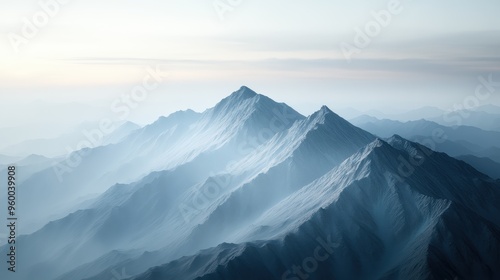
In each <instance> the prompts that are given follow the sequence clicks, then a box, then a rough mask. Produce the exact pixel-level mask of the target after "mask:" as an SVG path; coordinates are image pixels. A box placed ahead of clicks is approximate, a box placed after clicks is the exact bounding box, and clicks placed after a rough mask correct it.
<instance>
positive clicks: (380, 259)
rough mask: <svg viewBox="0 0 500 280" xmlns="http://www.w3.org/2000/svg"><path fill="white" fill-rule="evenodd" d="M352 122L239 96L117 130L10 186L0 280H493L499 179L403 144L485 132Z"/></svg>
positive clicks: (488, 144)
mask: <svg viewBox="0 0 500 280" xmlns="http://www.w3.org/2000/svg"><path fill="white" fill-rule="evenodd" d="M371 121H374V120H371ZM360 123H361V122H360ZM360 123H358V124H360ZM364 123H365V124H367V122H364ZM355 124H357V123H356V122H355V123H354V124H351V123H350V122H348V121H346V120H345V119H343V118H341V117H340V116H339V115H337V114H335V113H334V112H332V111H331V110H330V109H329V108H328V107H326V106H323V107H321V108H320V109H319V110H318V111H316V112H315V113H313V114H311V115H310V116H307V117H306V116H302V115H301V114H299V113H298V112H297V111H295V110H294V109H293V108H291V107H289V106H288V105H286V104H284V103H278V102H275V101H274V100H272V99H270V98H268V97H266V96H264V95H260V94H257V93H255V92H254V91H252V90H251V89H249V88H248V87H241V88H240V89H239V90H238V91H235V92H234V93H232V94H231V95H230V96H228V97H227V98H225V99H223V100H222V101H220V102H219V103H218V104H216V105H215V106H214V107H212V108H210V109H207V110H206V111H204V112H202V113H197V112H194V111H191V110H187V111H179V112H176V113H174V114H171V115H170V116H167V117H161V118H159V119H158V120H157V121H156V122H154V123H152V124H150V125H147V126H144V127H136V126H134V125H131V126H130V127H129V128H127V129H125V130H124V131H123V133H121V134H119V135H118V136H117V137H115V138H113V139H112V141H111V140H110V141H108V142H105V143H103V144H102V145H100V146H97V147H93V148H87V149H84V150H80V151H75V152H73V153H71V154H69V155H68V159H73V161H75V160H74V159H75V158H76V159H78V160H76V161H75V162H76V163H77V164H76V163H75V164H71V168H69V169H64V167H68V166H67V164H68V160H67V159H66V160H65V159H58V160H57V162H56V164H55V165H54V166H50V167H46V168H40V167H39V169H40V170H33V171H32V174H31V175H30V178H27V179H26V180H24V181H23V182H22V183H21V184H20V186H19V191H20V194H19V196H20V197H21V198H22V202H23V204H22V207H21V208H20V211H21V212H20V216H21V217H26V222H23V223H24V226H22V227H21V228H20V230H21V233H22V235H21V236H20V237H19V238H18V243H19V246H18V263H19V269H18V272H16V274H15V275H14V278H13V276H12V274H9V273H8V272H7V270H6V269H4V270H1V271H0V276H1V277H2V279H21V280H24V279H26V280H28V279H41V280H45V279H47V280H48V279H61V280H65V279H95V280H98V279H102V280H109V279H115V280H121V279H137V280H138V279H141V280H156V279H176V280H177V279H186V280H191V279H193V280H194V279H197V280H208V279H211V280H219V279H228V280H235V279H242V280H244V279H261V280H267V279H269V280H271V279H285V280H286V279H289V280H296V279H312V280H314V279H318V280H320V279H322V280H325V279H326V280H331V279H499V278H500V268H498V263H500V255H499V254H498V252H500V215H499V214H500V205H499V204H498V201H500V181H499V180H497V179H496V178H492V177H493V176H491V174H485V173H488V172H484V171H482V172H481V170H480V169H483V170H484V169H485V168H490V169H491V168H492V169H491V170H490V171H489V173H493V172H494V167H492V166H494V165H492V164H487V165H486V166H485V167H483V168H477V166H478V165H479V163H476V164H475V165H474V166H475V167H473V166H471V165H469V164H468V162H472V161H474V160H476V158H470V157H467V158H466V157H462V158H460V157H459V158H454V157H452V156H457V157H458V155H452V156H450V155H448V154H446V153H443V152H440V151H436V150H434V149H436V147H426V146H425V145H424V144H425V141H420V142H421V143H422V144H419V143H417V142H412V141H410V140H407V139H406V138H414V137H415V136H425V135H427V134H428V133H429V131H431V132H432V131H435V129H436V128H437V129H443V130H444V133H445V134H446V135H448V136H449V138H448V139H446V140H447V141H453V142H456V143H461V146H465V144H463V143H471V145H469V146H470V147H473V146H477V147H478V148H477V150H480V149H481V148H484V149H485V150H486V149H496V148H498V144H497V143H498V142H495V140H498V139H500V138H498V135H497V134H496V132H491V131H485V130H481V129H478V128H472V127H460V128H449V127H445V126H439V125H438V124H435V123H430V122H429V123H428V122H416V123H414V124H413V123H412V124H411V125H412V127H411V129H410V128H409V129H407V130H406V128H405V126H404V125H402V124H401V123H390V124H391V125H392V126H391V125H386V126H383V127H382V126H381V125H380V126H379V124H378V123H377V122H375V123H374V122H370V123H368V124H367V125H361V127H359V125H358V126H355ZM361 124H362V123H361ZM396 126H397V129H394V130H397V133H392V132H393V131H392V130H391V129H393V127H396ZM132 128H133V129H132ZM418 129H420V130H418ZM417 130H418V131H422V132H421V133H420V132H419V133H417V134H414V133H413V134H411V135H410V133H409V132H408V133H407V131H412V132H415V131H417ZM424 132H425V133H424ZM471 133H473V134H474V137H472V136H470V134H471ZM395 134H399V135H395ZM408 136H411V137H408ZM478 136H480V137H478ZM403 137H406V138H403ZM476 138H480V139H476ZM460 141H462V142H460ZM443 143H445V142H444V141H443ZM440 144H442V143H440ZM470 147H469V148H470ZM431 148H434V149H431ZM29 160H31V161H32V162H33V164H39V165H38V166H42V167H44V165H43V164H46V160H47V159H46V158H43V157H38V158H37V157H34V158H30V159H29ZM29 160H26V161H27V162H29ZM492 161H493V160H492ZM73 163H74V162H73ZM482 163H484V162H483V161H481V164H482ZM40 164H41V165H40ZM58 166H59V168H63V169H54V168H57V167H58ZM61 166H62V167H61ZM478 169H479V171H478ZM57 170H59V171H60V172H62V171H64V172H63V173H58V172H57ZM61 170H62V171H61ZM497 178H498V177H497ZM42 197H43V199H40V198H42ZM8 249H9V246H8V245H7V244H5V245H3V246H1V247H0V254H1V255H3V256H5V255H6V254H7V252H8ZM7 277H8V278H7Z"/></svg>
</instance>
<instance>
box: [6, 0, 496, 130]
mask: <svg viewBox="0 0 500 280" xmlns="http://www.w3.org/2000/svg"><path fill="white" fill-rule="evenodd" d="M60 2H61V3H62V2H63V1H62V0H61V1H60ZM64 2H67V3H65V4H60V3H59V2H56V0H41V1H40V0H19V1H6V0H0V3H1V5H2V6H1V9H0V103H1V104H2V106H0V108H4V109H3V111H2V113H0V116H2V119H4V118H5V116H6V113H11V112H12V111H15V112H17V114H26V115H28V114H29V111H28V108H29V107H26V106H23V105H19V104H22V103H25V102H26V101H33V100H43V101H44V102H48V103H51V102H73V101H76V102H84V103H87V104H91V105H93V106H95V105H99V106H101V107H103V108H108V107H109V104H110V103H112V102H113V101H114V100H116V99H117V98H119V97H120V96H121V95H123V94H127V93H130V92H131V91H132V90H133V88H134V87H135V86H137V85H140V84H141V82H142V81H143V79H144V77H145V76H146V75H147V71H146V69H147V68H148V67H153V68H154V67H156V66H157V65H161V69H162V71H163V72H164V73H168V75H166V76H165V78H163V80H162V82H161V85H160V86H159V87H158V88H157V89H155V90H154V91H152V92H151V93H150V94H149V97H148V98H147V99H146V100H145V101H144V102H143V104H141V107H139V108H138V109H137V110H135V111H134V112H133V113H132V114H131V115H130V118H131V119H132V120H135V121H139V122H149V121H152V120H154V119H155V118H157V117H158V115H166V114H169V113H171V112H173V111H176V110H179V109H186V108H193V109H195V110H198V111H201V110H203V109H204V108H207V107H210V106H213V105H214V104H215V103H216V102H217V101H218V100H220V99H221V98H223V97H224V96H227V95H229V94H230V93H231V92H232V91H234V90H237V89H238V88H239V87H240V86H241V85H247V86H249V87H250V88H253V89H254V90H256V91H257V92H259V93H262V94H266V95H268V96H270V97H271V98H274V99H276V100H278V101H282V102H286V103H288V104H290V105H291V106H294V107H295V108H296V109H298V110H299V111H300V112H301V113H303V114H306V115H307V114H310V113H312V112H313V111H315V110H317V109H319V108H320V107H321V105H323V104H325V105H328V106H329V107H331V108H333V109H335V108H344V107H352V108H356V109H358V110H370V109H378V110H406V109H414V108H417V107H421V106H437V107H440V108H443V109H447V108H450V107H451V106H453V105H454V104H456V103H461V102H463V100H465V99H466V98H467V97H468V96H471V95H473V94H474V91H475V89H476V87H477V86H478V83H479V82H478V77H479V76H484V77H488V75H493V76H492V77H493V80H494V81H499V82H500V63H499V62H500V17H499V16H498V15H499V13H500V2H499V1H497V0H489V1H487V0H480V1H465V0H440V1H429V0H427V1H425V0H419V1H416V0H413V1H411V0H401V1H397V0H390V1H385V0H383V1H379V0H377V1H368V0H349V1H347V0H345V1H340V0H316V1H298V0H286V1H285V0H274V1H264V0H252V1H247V0H243V1H240V2H241V3H240V2H238V1H235V0H233V1H229V2H228V1H227V0H220V1H219V2H217V1H214V0H204V1H199V0H177V1H172V0H162V1H160V0H143V1H130V0H119V1H118V0H110V1H96V0H85V1H82V0H65V1H64ZM40 3H47V5H45V6H46V7H42V6H41V4H40ZM54 3H55V4H54ZM214 3H219V6H218V7H220V8H222V9H223V8H224V6H221V5H220V3H223V4H222V5H228V4H224V3H237V4H235V5H234V7H231V10H228V11H226V12H224V13H223V16H224V19H223V20H222V19H221V17H220V14H219V13H220V11H219V13H218V12H217V11H216V9H215V8H214ZM391 5H392V6H391ZM389 6H390V7H393V8H392V10H391V9H389V8H388V7H389ZM226 7H228V6H226ZM394 7H396V8H394ZM382 10H384V11H387V12H380V11H382ZM391 11H392V12H391ZM395 11H397V13H396V12H395ZM393 12H395V13H393ZM387 13H389V15H390V18H387V17H385V18H384V17H383V16H380V15H382V14H384V15H387ZM48 14H50V15H48ZM374 14H379V17H381V18H383V19H385V22H381V23H378V27H379V30H375V31H374V33H373V36H371V35H370V36H368V39H369V43H368V44H367V45H364V46H362V47H359V46H360V45H357V46H358V47H359V48H358V50H359V52H357V53H355V54H354V55H352V56H351V60H350V62H349V61H348V60H346V58H345V56H344V54H343V52H342V49H341V44H342V43H347V44H350V45H351V46H356V44H355V36H356V34H357V33H356V32H357V31H356V30H357V28H359V29H361V30H366V29H367V28H368V29H369V27H370V26H372V27H373V24H372V23H374V20H375V18H376V17H377V16H376V15H374ZM370 24H372V25H370ZM30 25H33V26H30ZM30 27H31V28H30ZM33 27H34V29H33ZM375 27H376V26H375ZM364 33H366V31H364ZM498 92H500V87H499V88H498V91H497V92H496V94H494V95H492V97H490V98H488V99H487V100H484V101H483V102H484V103H489V104H497V105H500V98H499V97H498V96H499V95H498ZM23 110H24V111H26V112H24V111H23ZM19 112H21V113H19ZM58 117H60V116H58ZM65 117H66V116H65ZM11 122H13V123H12V125H13V124H14V123H15V120H11Z"/></svg>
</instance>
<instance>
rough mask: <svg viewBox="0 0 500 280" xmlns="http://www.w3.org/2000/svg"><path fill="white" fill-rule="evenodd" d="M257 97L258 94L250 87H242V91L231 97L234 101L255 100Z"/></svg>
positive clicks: (234, 93)
mask: <svg viewBox="0 0 500 280" xmlns="http://www.w3.org/2000/svg"><path fill="white" fill-rule="evenodd" d="M257 95H258V94H257V93H256V92H255V91H253V90H251V89H250V88H249V87H247V86H241V87H240V89H239V90H237V91H235V92H233V93H232V94H231V96H230V97H231V98H232V99H233V98H234V99H239V100H244V99H249V98H253V97H255V96H257Z"/></svg>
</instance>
